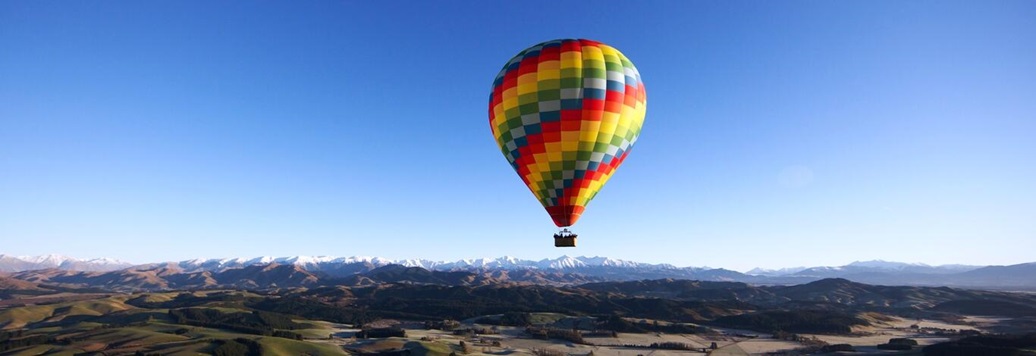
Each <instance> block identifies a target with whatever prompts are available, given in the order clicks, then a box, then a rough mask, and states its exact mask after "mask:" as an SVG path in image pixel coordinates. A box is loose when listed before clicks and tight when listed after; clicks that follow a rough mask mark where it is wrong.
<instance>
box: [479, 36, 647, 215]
mask: <svg viewBox="0 0 1036 356" xmlns="http://www.w3.org/2000/svg"><path fill="white" fill-rule="evenodd" d="M646 109H647V94H646V93H645V91H644V84H643V83H642V82H641V81H640V73H639V72H638V71H637V68H636V67H634V66H633V63H632V62H630V60H629V59H627V58H626V56H624V55H623V54H622V53H620V52H619V51H618V50H616V49H615V48H613V47H611V46H608V45H605V44H602V43H600V42H596V41H591V40H585V39H561V40H554V41H547V42H543V43H540V44H537V45H535V46H532V47H529V48H527V49H526V50H524V51H521V52H520V53H518V55H516V56H515V57H514V58H511V60H510V61H508V62H507V64H506V65H504V68H503V69H502V70H500V73H499V74H497V76H496V80H494V81H493V91H492V94H491V96H490V99H489V126H490V128H492V130H493V137H494V138H496V142H497V144H498V145H499V146H500V150H501V152H503V154H504V157H506V158H507V161H508V162H510V163H511V166H512V167H513V168H514V170H515V171H516V172H518V175H519V176H520V177H521V178H522V181H523V182H525V184H526V185H527V186H528V187H529V190H531V191H532V193H533V194H534V195H535V196H536V198H537V199H538V200H539V201H540V203H541V204H543V207H544V208H546V210H547V212H548V213H549V214H550V217H551V218H552V219H553V220H554V224H555V225H557V226H558V227H566V226H571V225H573V224H575V223H576V221H577V220H579V217H580V216H581V215H582V214H583V211H584V209H586V205H587V204H588V203H589V202H590V201H591V200H593V198H594V196H596V195H597V192H598V191H600V190H601V187H602V186H603V185H604V184H605V183H606V182H607V181H608V179H609V178H611V176H612V174H614V173H615V170H616V168H618V167H619V165H621V164H622V162H623V160H625V159H626V156H627V155H628V154H629V151H630V149H631V148H633V144H634V143H636V142H637V136H639V135H640V128H641V125H642V124H643V123H644V114H645V112H646Z"/></svg>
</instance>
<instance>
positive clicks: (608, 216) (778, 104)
mask: <svg viewBox="0 0 1036 356" xmlns="http://www.w3.org/2000/svg"><path fill="white" fill-rule="evenodd" d="M555 38H588V39H594V40H598V41H601V42H604V43H606V44H609V45H612V46H614V47H616V48H618V49H619V50H620V51H622V52H623V53H624V54H625V55H626V56H627V57H629V58H630V59H631V60H632V61H633V63H634V64H635V65H636V66H637V68H638V69H639V71H640V73H641V76H642V78H643V80H644V83H645V85H646V88H647V93H648V110H647V117H646V119H645V122H644V129H643V131H642V134H641V136H640V140H639V141H637V145H636V147H634V149H633V150H632V152H631V153H630V156H629V158H628V159H627V160H626V161H625V163H624V164H623V166H622V167H621V168H620V169H619V171H618V172H617V173H616V174H615V176H614V177H613V178H612V180H611V181H610V182H609V183H608V185H607V186H605V187H604V189H603V190H602V191H601V193H600V194H599V195H598V196H597V197H596V199H595V200H594V201H593V202H592V203H591V204H590V205H589V206H588V209H587V213H586V214H585V215H584V216H583V217H582V219H581V220H580V221H579V223H578V224H576V226H575V228H574V231H576V232H577V233H579V234H580V235H581V237H580V242H579V244H580V246H579V247H578V248H575V249H564V250H562V249H556V248H554V247H553V241H552V239H551V237H550V235H551V234H552V233H553V232H555V231H556V228H555V227H554V225H553V224H552V222H551V220H550V218H549V216H548V215H547V214H546V212H544V211H543V209H542V207H541V206H540V205H539V203H538V202H537V201H536V199H535V198H533V195H532V194H531V193H530V192H529V191H528V189H527V188H525V186H524V185H523V184H522V182H521V180H520V179H519V177H518V176H517V174H515V172H514V171H513V170H512V169H511V167H510V166H509V165H508V164H507V162H506V160H505V159H504V157H503V156H502V155H501V154H500V152H499V150H498V148H497V147H496V144H495V142H494V140H493V138H492V135H491V133H490V129H489V126H488V116H487V110H488V109H487V107H488V98H489V90H490V86H491V84H492V80H493V78H494V77H495V76H496V74H497V72H498V71H499V70H500V68H501V66H503V64H504V63H505V62H506V61H507V60H508V59H509V58H511V57H512V56H513V55H515V54H516V53H517V52H519V51H520V50H522V49H524V48H526V47H528V46H530V45H533V44H535V43H538V42H542V41H546V40H550V39H555ZM1033 251H1036V2H1033V1H964V2H957V1H908V2H903V1H835V2H831V1H791V2H770V1H748V2H743V1H637V2H631V1H619V2H612V1H593V2H586V1H560V2H558V1H508V2H502V1H405V2H396V1H362V2H361V1H304V2H298V1H290V2H289V1H282V2H273V1H264V2H258V3H256V2H232V1H217V2H213V1H146V2H140V1H85V2H65V1H36V0H33V1H3V2H0V253H2V254H9V255H38V254H48V253H59V254H65V255H70V256H74V257H79V258H94V257H113V258H118V259H122V260H127V261H129V262H138V263H139V262H153V261H162V260H182V259H190V258H197V257H239V256H240V257H255V256H263V255H267V256H291V255H330V256H353V255H366V256H381V257H386V258H426V259H436V260H455V259H461V258H476V257H499V256H504V255H509V256H515V257H520V258H525V259H537V260H538V259H542V258H554V257H557V256H560V255H562V254H568V255H573V256H578V255H587V256H595V255H598V256H608V257H613V258H621V259H628V260H634V261H640V262H651V263H663V262H664V263H671V264H674V265H677V266H711V267H725V268H730V269H736V270H747V269H750V268H752V267H756V266H761V267H788V266H799V265H842V264H846V263H849V262H852V261H855V260H871V259H885V260H894V261H903V262H923V263H928V264H946V263H966V264H983V265H985V264H1014V263H1022V262H1033V261H1036V253H1034V252H1033Z"/></svg>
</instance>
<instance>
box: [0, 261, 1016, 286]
mask: <svg viewBox="0 0 1036 356" xmlns="http://www.w3.org/2000/svg"><path fill="white" fill-rule="evenodd" d="M27 271H32V272H27ZM0 272H7V273H8V275H9V276H10V277H13V278H16V279H19V280H24V281H32V282H39V283H54V282H57V283H71V284H75V285H81V286H97V287H101V286H104V287H106V288H110V287H111V286H112V284H116V283H118V281H134V280H135V281H138V283H128V285H127V287H129V288H130V289H134V287H132V286H133V285H135V286H137V287H139V288H141V289H168V288H188V287H206V286H214V285H231V286H236V287H251V288H256V287H259V288H264V287H269V286H270V285H276V286H282V287H283V286H286V285H305V284H311V283H312V284H316V283H318V281H321V280H323V281H324V282H326V283H330V282H331V281H332V280H334V283H343V284H363V283H369V282H370V281H375V280H376V281H386V280H394V281H400V280H405V281H409V282H416V283H440V284H459V285H481V284H492V283H534V284H575V283H589V282H600V281H631V280H644V279H663V278H672V279H688V280H703V281H731V282H745V283H752V284H801V283H809V282H812V281H816V280H820V279H825V278H844V279H847V280H851V281H855V282H860V283H868V284H879V285H916V286H952V287H967V288H993V289H1025V290H1032V289H1036V263H1025V264H1018V265H1011V266H984V267H983V266H965V265H945V266H928V265H924V264H908V263H900V262H886V261H865V262H854V263H851V264H848V265H845V266H838V267H808V268H807V267H799V268H787V269H781V270H763V269H758V268H757V269H754V270H751V271H749V272H748V273H740V272H736V271H731V270H726V269H722V268H707V267H676V266H673V265H669V264H648V263H639V262H633V261H624V260H618V259H611V258H606V257H570V256H562V257H559V258H556V259H543V260H540V261H531V260H521V259H517V258H514V257H501V258H492V259H490V258H481V259H467V260H459V261H453V262H444V261H431V260H419V259H410V260H390V259H385V258H379V257H323V256H322V257H309V256H293V257H277V258H274V257H257V258H225V259H194V260H186V261H180V262H165V263H151V264H143V265H135V266H134V265H131V264H128V263H125V262H120V261H116V260H112V259H93V260H79V259H75V258H70V257H63V256H57V255H48V256H37V257H14V256H6V255H0ZM386 274H388V275H392V276H391V277H386ZM246 275H247V276H246ZM233 276H237V277H238V278H241V279H242V280H241V281H237V280H234V279H233V278H234V277H233ZM285 278H286V279H285ZM365 279H366V280H369V281H366V282H365ZM141 281H143V283H139V282H141ZM300 281H301V282H300ZM299 283H301V284H299Z"/></svg>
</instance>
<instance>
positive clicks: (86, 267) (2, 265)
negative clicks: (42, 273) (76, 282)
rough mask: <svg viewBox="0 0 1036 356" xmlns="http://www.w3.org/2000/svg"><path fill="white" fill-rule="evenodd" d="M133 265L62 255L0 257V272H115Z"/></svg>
mask: <svg viewBox="0 0 1036 356" xmlns="http://www.w3.org/2000/svg"><path fill="white" fill-rule="evenodd" d="M132 265H133V264H131V263H126V262H122V261H119V260H115V259H111V258H94V259H89V260H82V259H78V258H73V257H67V256H62V255H54V254H51V255H43V256H8V255H0V272H18V271H28V270H37V269H48V268H56V269H61V270H69V271H115V270H120V269H123V268H126V267H130V266H132Z"/></svg>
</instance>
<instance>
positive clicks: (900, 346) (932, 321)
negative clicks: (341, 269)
mask: <svg viewBox="0 0 1036 356" xmlns="http://www.w3.org/2000/svg"><path fill="white" fill-rule="evenodd" d="M1033 331H1036V294H1032V293H1028V292H1008V291H990V290H977V289H959V288H949V287H919V286H881V285H869V284H862V283H857V282H853V281H849V280H847V279H841V278H828V279H821V280H817V281H813V282H810V283H805V284H798V285H755V284H748V283H742V282H719V281H697V280H686V279H672V278H667V279H644V280H636V281H607V280H602V279H601V278H595V277H587V276H584V275H580V274H578V273H560V272H556V271H555V272H552V271H542V270H532V269H528V270H511V271H507V270H490V271H436V270H428V269H425V268H421V267H407V266H402V265H385V266H381V267H376V268H371V269H369V270H366V271H362V272H356V273H354V274H344V273H343V274H338V275H331V274H329V273H324V272H316V271H308V270H306V269H305V268H303V267H302V266H299V265H296V264H278V263H270V264H256V265H250V266H245V267H238V268H226V269H222V270H218V271H195V272H187V271H184V270H183V269H182V268H179V267H178V266H175V265H151V266H147V267H144V268H129V269H123V270H117V271H108V272H101V271H93V272H90V271H69V270H61V269H45V270H33V271H21V272H13V273H5V274H2V275H0V354H3V355H42V354H46V355H76V354H84V355H90V354H93V355H135V354H161V355H192V354H218V355H299V354H310V355H324V354H344V353H349V354H399V355H413V354H417V355H450V354H457V355H461V354H501V355H502V354H536V355H564V354H571V355H589V354H593V355H622V354H626V355H630V356H632V355H648V354H652V355H663V354H703V353H712V354H745V353H774V352H775V353H783V354H809V353H821V354H823V353H829V354H830V353H838V352H848V350H854V351H856V352H865V353H866V352H870V353H904V354H933V355H940V354H954V353H953V352H959V351H960V350H966V351H971V352H980V353H981V354H1026V353H1028V354H1032V353H1033V351H1032V350H1036V334H1034V333H1033ZM971 354H974V353H971Z"/></svg>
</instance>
